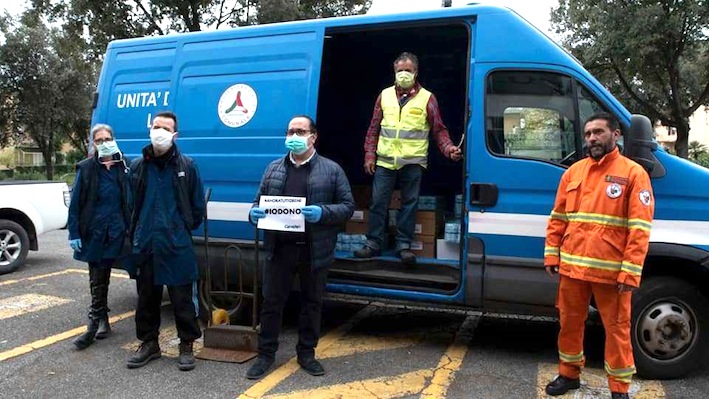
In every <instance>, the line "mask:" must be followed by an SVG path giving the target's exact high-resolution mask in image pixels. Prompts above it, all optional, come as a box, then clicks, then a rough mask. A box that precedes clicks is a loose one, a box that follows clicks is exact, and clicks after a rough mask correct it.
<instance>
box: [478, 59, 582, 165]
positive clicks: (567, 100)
mask: <svg viewBox="0 0 709 399" xmlns="http://www.w3.org/2000/svg"><path fill="white" fill-rule="evenodd" d="M574 97H575V96H574V95H573V84H572V79H571V78H570V77H568V76H564V75H559V74H556V73H549V72H535V71H498V72H493V73H491V74H490V76H489V77H488V80H487V96H486V104H485V105H486V111H485V112H486V115H485V123H486V130H487V141H488V147H489V148H490V151H492V152H493V153H495V154H497V155H505V156H515V157H523V158H532V159H540V160H544V161H551V162H554V163H560V164H564V165H571V164H572V163H574V162H575V161H576V160H578V159H579V155H578V154H579V151H578V149H579V148H580V145H581V141H580V140H581V136H580V135H579V134H576V129H575V127H574V126H575V120H576V116H575V115H576V113H575V111H574V101H575V98H574Z"/></svg>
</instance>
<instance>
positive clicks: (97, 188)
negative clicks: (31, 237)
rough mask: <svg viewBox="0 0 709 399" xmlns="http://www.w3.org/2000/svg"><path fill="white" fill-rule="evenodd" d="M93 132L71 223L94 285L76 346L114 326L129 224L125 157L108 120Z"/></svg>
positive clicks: (72, 241)
mask: <svg viewBox="0 0 709 399" xmlns="http://www.w3.org/2000/svg"><path fill="white" fill-rule="evenodd" d="M91 137H92V138H93V145H94V153H93V156H91V157H89V158H87V159H84V160H83V161H81V162H79V163H78V164H77V165H76V179H75V180H74V188H73V189H72V193H71V202H70V204H69V220H68V223H67V230H69V245H70V246H71V248H72V249H73V250H74V259H76V260H80V261H82V262H88V264H89V286H90V288H91V307H90V308H89V315H88V318H89V321H88V325H87V328H86V332H85V333H83V334H81V335H80V336H79V337H77V338H76V339H75V340H74V341H73V342H74V345H75V346H76V348H77V349H85V348H87V347H88V346H89V345H91V344H92V343H93V342H94V338H96V339H102V338H106V336H108V334H109V333H110V332H111V326H110V325H109V323H108V312H109V309H108V285H109V283H110V277H111V266H112V265H113V263H114V261H115V259H116V258H118V256H119V254H120V252H121V249H122V248H123V243H124V240H125V236H126V226H128V200H127V186H126V181H127V179H126V174H127V173H128V167H127V163H126V160H125V159H124V158H123V155H122V154H121V152H120V150H119V149H118V145H117V144H116V141H115V138H114V135H113V129H111V127H110V126H108V125H104V124H97V125H95V126H94V127H93V128H92V129H91Z"/></svg>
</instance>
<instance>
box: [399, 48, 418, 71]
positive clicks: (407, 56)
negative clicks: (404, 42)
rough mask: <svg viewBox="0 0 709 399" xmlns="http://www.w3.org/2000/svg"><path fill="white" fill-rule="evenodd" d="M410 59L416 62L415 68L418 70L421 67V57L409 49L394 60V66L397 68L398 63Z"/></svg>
mask: <svg viewBox="0 0 709 399" xmlns="http://www.w3.org/2000/svg"><path fill="white" fill-rule="evenodd" d="M406 60H409V61H411V62H412V63H413V64H414V68H416V70H417V71H418V69H419V59H418V57H416V55H414V53H409V52H408V51H404V52H403V53H401V54H399V56H398V57H396V59H395V60H394V68H396V64H398V63H399V62H401V61H406Z"/></svg>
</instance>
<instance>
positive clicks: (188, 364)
mask: <svg viewBox="0 0 709 399" xmlns="http://www.w3.org/2000/svg"><path fill="white" fill-rule="evenodd" d="M194 366H195V363H194V353H192V342H180V356H179V357H178V358H177V368H179V369H180V370H182V371H190V370H192V369H193V368H194Z"/></svg>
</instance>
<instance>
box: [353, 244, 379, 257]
mask: <svg viewBox="0 0 709 399" xmlns="http://www.w3.org/2000/svg"><path fill="white" fill-rule="evenodd" d="M381 254H382V251H380V250H378V249H372V248H370V247H368V246H364V247H363V248H360V249H358V250H356V251H354V256H355V257H357V258H373V257H375V256H379V255H381Z"/></svg>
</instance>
